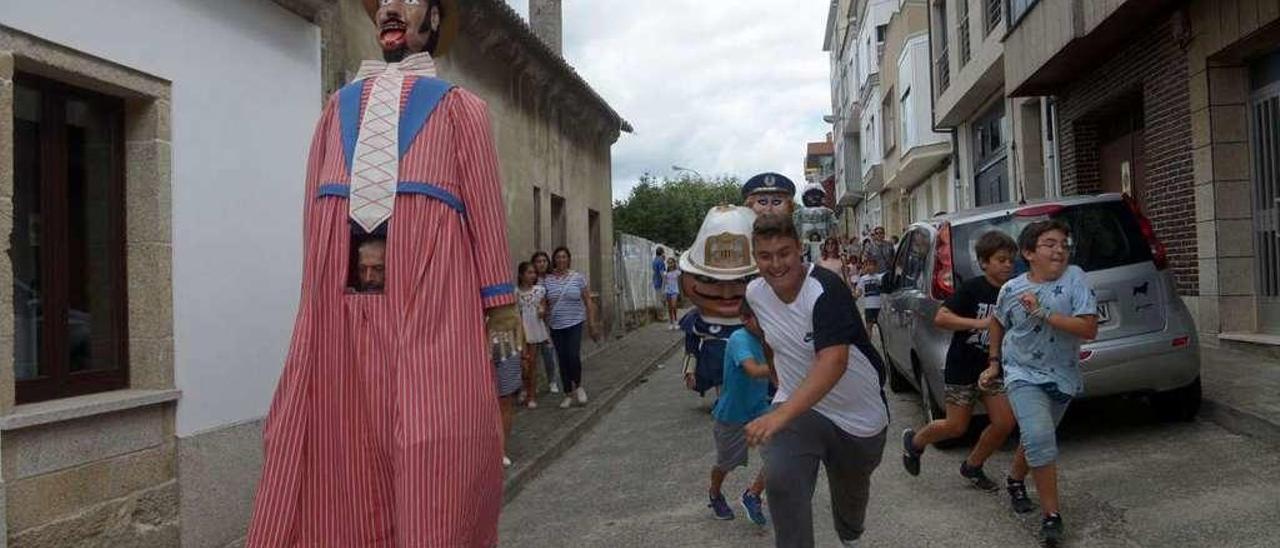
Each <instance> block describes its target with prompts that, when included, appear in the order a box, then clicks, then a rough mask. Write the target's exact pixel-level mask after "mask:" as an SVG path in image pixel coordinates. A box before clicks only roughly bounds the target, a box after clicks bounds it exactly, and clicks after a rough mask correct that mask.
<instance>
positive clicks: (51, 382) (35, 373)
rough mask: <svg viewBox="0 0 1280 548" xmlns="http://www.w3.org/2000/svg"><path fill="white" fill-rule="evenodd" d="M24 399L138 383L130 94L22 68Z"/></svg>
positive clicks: (18, 210) (19, 157) (16, 209)
mask: <svg viewBox="0 0 1280 548" xmlns="http://www.w3.org/2000/svg"><path fill="white" fill-rule="evenodd" d="M13 112H14V120H13V122H14V124H13V164H14V180H13V206H12V207H13V209H12V215H13V229H12V232H11V233H10V234H9V242H8V244H9V246H8V247H9V251H8V253H9V260H10V264H11V266H12V270H13V307H14V310H13V314H14V333H13V337H14V356H13V367H14V378H15V383H16V403H20V404H21V403H30V402H37V401H44V400H51V399H56V398H63V397H70V396H78V395H83V394H89V393H93V392H102V391H107V390H116V389H120V388H124V387H126V386H127V385H128V379H129V369H128V347H127V340H128V336H127V333H128V331H127V328H126V318H127V317H128V315H127V303H128V301H127V299H126V283H125V280H126V278H125V240H124V236H125V234H124V226H125V210H124V167H125V166H124V101H123V100H121V99H120V98H116V97H109V96H106V95H101V94H98V93H94V92H91V91H88V90H84V89H80V88H76V87H73V86H69V85H66V84H62V83H59V82H56V81H53V80H47V79H44V78H39V77H35V76H31V75H26V74H21V73H19V74H17V75H16V76H15V78H14V103H13Z"/></svg>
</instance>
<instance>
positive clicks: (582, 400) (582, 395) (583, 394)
mask: <svg viewBox="0 0 1280 548" xmlns="http://www.w3.org/2000/svg"><path fill="white" fill-rule="evenodd" d="M573 395H574V396H576V397H577V398H578V405H586V404H587V391H586V390H583V389H582V387H581V386H579V387H578V389H577V390H574V391H573Z"/></svg>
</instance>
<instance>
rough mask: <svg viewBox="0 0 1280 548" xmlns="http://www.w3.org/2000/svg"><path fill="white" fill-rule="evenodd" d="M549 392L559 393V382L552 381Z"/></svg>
mask: <svg viewBox="0 0 1280 548" xmlns="http://www.w3.org/2000/svg"><path fill="white" fill-rule="evenodd" d="M551 393H552V394H559V393H560V384H559V383H554V382H553V383H551Z"/></svg>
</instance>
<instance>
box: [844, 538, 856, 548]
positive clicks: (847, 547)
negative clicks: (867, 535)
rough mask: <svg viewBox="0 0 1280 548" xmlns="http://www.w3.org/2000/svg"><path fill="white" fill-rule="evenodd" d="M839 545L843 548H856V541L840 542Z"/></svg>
mask: <svg viewBox="0 0 1280 548" xmlns="http://www.w3.org/2000/svg"><path fill="white" fill-rule="evenodd" d="M840 545H841V546H844V548H858V539H853V540H841V541H840Z"/></svg>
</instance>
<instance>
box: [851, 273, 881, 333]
mask: <svg viewBox="0 0 1280 548" xmlns="http://www.w3.org/2000/svg"><path fill="white" fill-rule="evenodd" d="M883 276H884V275H883V274H882V273H880V269H879V266H878V264H877V263H876V259H875V258H873V257H867V258H866V260H864V261H862V275H861V276H859V277H858V286H857V287H855V288H854V297H855V298H859V299H862V314H863V316H865V318H866V329H867V334H868V335H869V334H870V333H871V330H872V329H879V322H880V299H881V296H880V281H881V279H882V278H883Z"/></svg>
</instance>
